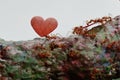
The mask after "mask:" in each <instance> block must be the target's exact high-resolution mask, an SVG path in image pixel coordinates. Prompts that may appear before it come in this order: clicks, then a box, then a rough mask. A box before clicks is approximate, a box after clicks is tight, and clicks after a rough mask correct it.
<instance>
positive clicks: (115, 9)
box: [0, 0, 120, 41]
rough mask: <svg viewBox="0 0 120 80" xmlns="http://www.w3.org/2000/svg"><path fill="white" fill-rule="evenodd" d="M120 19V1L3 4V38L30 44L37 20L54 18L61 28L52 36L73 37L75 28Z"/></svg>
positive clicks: (14, 0) (18, 0)
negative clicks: (106, 18)
mask: <svg viewBox="0 0 120 80" xmlns="http://www.w3.org/2000/svg"><path fill="white" fill-rule="evenodd" d="M117 15H120V1H119V0H0V38H3V39H5V40H14V41H18V40H30V39H33V38H36V37H39V35H37V34H36V33H35V31H34V30H33V29H32V27H31V24H30V21H31V18H32V17H33V16H41V17H43V18H44V19H46V18H48V17H54V18H55V19H57V21H58V27H57V28H56V30H54V31H53V32H52V33H51V34H56V35H61V36H69V35H70V34H71V32H72V29H73V28H74V27H75V26H80V25H85V23H86V21H87V20H90V19H95V18H99V17H103V16H111V17H115V16H117Z"/></svg>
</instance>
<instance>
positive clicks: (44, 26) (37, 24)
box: [31, 16, 58, 37]
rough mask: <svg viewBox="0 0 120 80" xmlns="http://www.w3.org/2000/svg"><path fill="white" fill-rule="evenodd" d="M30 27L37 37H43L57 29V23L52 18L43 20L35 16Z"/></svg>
mask: <svg viewBox="0 0 120 80" xmlns="http://www.w3.org/2000/svg"><path fill="white" fill-rule="evenodd" d="M31 25H32V27H33V29H34V31H35V32H36V33H37V34H38V35H39V36H41V37H44V36H47V35H48V34H49V33H51V32H52V31H54V30H55V29H56V28H57V25H58V22H57V20H56V19H54V18H47V19H46V20H44V19H43V18H42V17H40V16H35V17H33V18H32V19H31Z"/></svg>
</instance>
